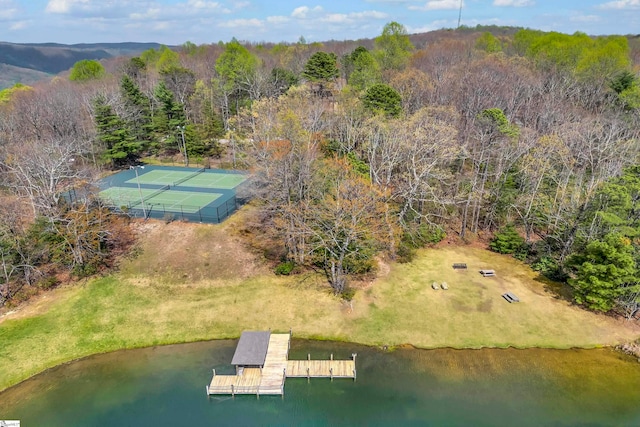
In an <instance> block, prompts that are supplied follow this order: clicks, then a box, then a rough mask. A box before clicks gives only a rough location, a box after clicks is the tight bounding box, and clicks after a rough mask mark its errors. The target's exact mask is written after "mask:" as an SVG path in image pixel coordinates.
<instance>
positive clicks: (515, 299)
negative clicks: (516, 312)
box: [502, 292, 520, 303]
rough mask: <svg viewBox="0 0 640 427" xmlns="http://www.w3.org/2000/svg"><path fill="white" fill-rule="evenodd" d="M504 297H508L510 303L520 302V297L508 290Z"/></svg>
mask: <svg viewBox="0 0 640 427" xmlns="http://www.w3.org/2000/svg"><path fill="white" fill-rule="evenodd" d="M502 298H504V299H506V300H507V301H509V302H510V303H512V302H520V298H518V297H517V296H515V295H514V294H512V293H511V292H507V293H506V294H502Z"/></svg>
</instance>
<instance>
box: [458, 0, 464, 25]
mask: <svg viewBox="0 0 640 427" xmlns="http://www.w3.org/2000/svg"><path fill="white" fill-rule="evenodd" d="M462 1H463V0H460V12H458V28H460V20H461V19H462Z"/></svg>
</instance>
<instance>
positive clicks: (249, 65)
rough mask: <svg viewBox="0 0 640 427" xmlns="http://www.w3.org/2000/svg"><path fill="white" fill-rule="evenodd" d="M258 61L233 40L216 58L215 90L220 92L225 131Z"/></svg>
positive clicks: (238, 105) (236, 110) (237, 108)
mask: <svg viewBox="0 0 640 427" xmlns="http://www.w3.org/2000/svg"><path fill="white" fill-rule="evenodd" d="M258 64H259V60H258V58H257V57H256V56H255V55H253V54H252V53H251V52H249V50H248V49H247V48H246V47H244V46H242V45H241V44H240V43H239V42H238V41H237V40H236V39H235V38H234V39H233V40H231V41H230V42H229V43H227V44H225V45H224V52H223V53H222V54H221V55H220V56H219V57H218V59H217V60H216V64H215V70H216V73H217V74H218V81H217V88H218V90H219V92H220V100H221V103H222V105H221V110H222V118H223V121H224V125H225V130H227V131H228V130H229V129H230V126H229V118H230V117H231V114H232V109H234V110H235V112H236V113H237V112H238V110H239V107H240V99H241V97H242V95H243V92H246V91H244V90H243V89H244V85H245V83H246V81H247V80H248V79H250V76H251V75H252V74H254V73H255V72H256V69H257V68H258Z"/></svg>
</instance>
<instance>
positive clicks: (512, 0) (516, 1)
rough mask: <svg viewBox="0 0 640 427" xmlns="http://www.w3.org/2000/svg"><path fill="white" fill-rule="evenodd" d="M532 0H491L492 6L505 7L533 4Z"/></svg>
mask: <svg viewBox="0 0 640 427" xmlns="http://www.w3.org/2000/svg"><path fill="white" fill-rule="evenodd" d="M535 4H536V2H535V1H534V0H493V5H494V6H506V7H525V6H535Z"/></svg>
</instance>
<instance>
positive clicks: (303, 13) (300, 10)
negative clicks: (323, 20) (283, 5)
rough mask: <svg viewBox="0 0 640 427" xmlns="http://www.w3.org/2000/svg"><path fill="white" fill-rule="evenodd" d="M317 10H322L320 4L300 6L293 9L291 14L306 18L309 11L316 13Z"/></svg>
mask: <svg viewBox="0 0 640 427" xmlns="http://www.w3.org/2000/svg"><path fill="white" fill-rule="evenodd" d="M319 12H322V6H316V7H314V8H310V7H309V6H300V7H296V8H295V9H293V12H291V16H292V17H294V18H298V19H306V18H307V16H308V15H309V13H312V14H317V13H319Z"/></svg>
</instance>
